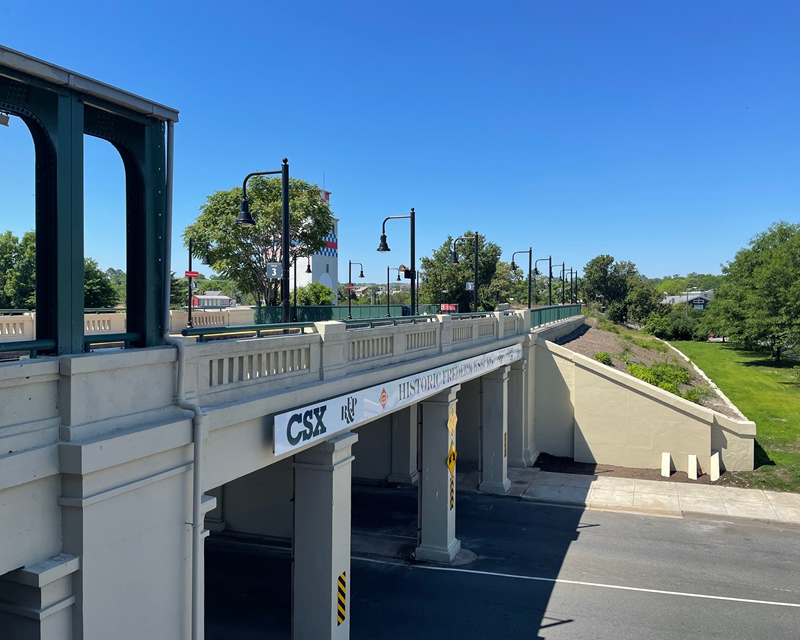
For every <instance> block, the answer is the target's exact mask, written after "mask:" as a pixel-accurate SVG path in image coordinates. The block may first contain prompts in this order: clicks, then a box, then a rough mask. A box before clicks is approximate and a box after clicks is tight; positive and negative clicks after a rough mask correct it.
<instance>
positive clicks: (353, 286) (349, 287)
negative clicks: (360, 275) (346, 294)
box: [347, 284, 356, 289]
mask: <svg viewBox="0 0 800 640" xmlns="http://www.w3.org/2000/svg"><path fill="white" fill-rule="evenodd" d="M347 288H348V289H355V288H356V285H354V284H348V285H347Z"/></svg>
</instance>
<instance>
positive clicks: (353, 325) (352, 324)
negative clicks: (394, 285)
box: [339, 315, 436, 329]
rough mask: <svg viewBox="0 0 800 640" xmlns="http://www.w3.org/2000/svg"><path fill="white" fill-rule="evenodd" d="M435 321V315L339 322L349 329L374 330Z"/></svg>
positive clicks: (354, 319)
mask: <svg viewBox="0 0 800 640" xmlns="http://www.w3.org/2000/svg"><path fill="white" fill-rule="evenodd" d="M435 319H436V316H435V315H425V316H399V317H394V316H392V317H391V318H386V317H383V318H369V319H364V320H360V319H357V318H353V319H352V320H340V321H339V322H344V323H345V325H347V328H348V329H365V328H369V329H372V328H375V327H386V326H391V325H394V326H397V325H402V324H417V323H419V322H433V321H434V320H435Z"/></svg>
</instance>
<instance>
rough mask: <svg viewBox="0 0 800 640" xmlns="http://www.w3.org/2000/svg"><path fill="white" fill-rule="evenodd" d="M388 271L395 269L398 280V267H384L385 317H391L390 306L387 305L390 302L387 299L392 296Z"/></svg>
mask: <svg viewBox="0 0 800 640" xmlns="http://www.w3.org/2000/svg"><path fill="white" fill-rule="evenodd" d="M390 271H397V281H398V282H400V269H398V268H397V267H386V317H387V318H391V317H392V310H391V307H390V306H389V305H390V304H391V303H390V302H389V301H390V300H391V297H392V294H391V290H390V289H389V272H390Z"/></svg>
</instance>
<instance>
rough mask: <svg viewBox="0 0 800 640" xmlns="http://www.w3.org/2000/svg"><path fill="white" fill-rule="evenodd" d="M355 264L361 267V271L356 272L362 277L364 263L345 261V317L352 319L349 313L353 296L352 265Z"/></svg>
mask: <svg viewBox="0 0 800 640" xmlns="http://www.w3.org/2000/svg"><path fill="white" fill-rule="evenodd" d="M354 264H357V265H358V266H359V267H361V273H359V274H358V277H359V278H363V277H364V265H363V264H361V263H360V262H353V261H352V260H348V261H347V319H348V320H352V319H353V314H352V313H351V310H352V306H351V303H352V296H353V265H354Z"/></svg>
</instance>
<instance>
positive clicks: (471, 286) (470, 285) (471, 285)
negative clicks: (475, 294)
mask: <svg viewBox="0 0 800 640" xmlns="http://www.w3.org/2000/svg"><path fill="white" fill-rule="evenodd" d="M467 291H475V283H474V282H467Z"/></svg>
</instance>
